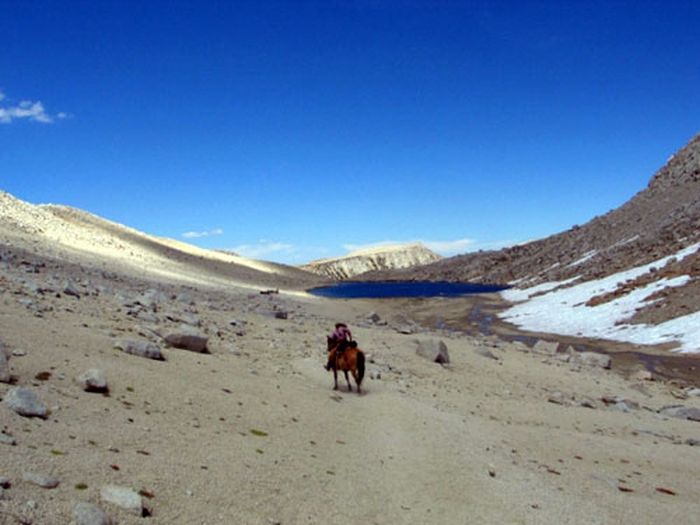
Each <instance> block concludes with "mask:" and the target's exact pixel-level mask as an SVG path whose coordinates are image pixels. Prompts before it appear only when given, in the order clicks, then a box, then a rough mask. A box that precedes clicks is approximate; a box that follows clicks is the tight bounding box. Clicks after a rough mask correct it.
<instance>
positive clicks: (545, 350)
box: [532, 339, 559, 356]
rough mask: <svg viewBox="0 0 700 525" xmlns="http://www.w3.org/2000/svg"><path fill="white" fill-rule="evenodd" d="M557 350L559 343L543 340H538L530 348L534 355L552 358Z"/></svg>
mask: <svg viewBox="0 0 700 525" xmlns="http://www.w3.org/2000/svg"><path fill="white" fill-rule="evenodd" d="M558 348H559V343H556V342H552V341H545V340H544V339H539V340H538V341H537V342H536V343H535V344H534V345H533V347H532V351H533V352H534V353H536V354H542V355H549V356H553V355H554V354H556V353H557V349H558Z"/></svg>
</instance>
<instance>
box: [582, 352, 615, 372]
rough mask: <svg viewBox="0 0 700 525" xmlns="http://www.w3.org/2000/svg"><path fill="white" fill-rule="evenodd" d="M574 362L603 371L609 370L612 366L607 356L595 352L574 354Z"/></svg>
mask: <svg viewBox="0 0 700 525" xmlns="http://www.w3.org/2000/svg"><path fill="white" fill-rule="evenodd" d="M574 361H575V362H577V363H578V364H581V365H584V366H590V367H599V368H605V369H609V368H610V366H611V364H612V360H611V359H610V356H609V355H605V354H599V353H597V352H581V353H580V354H576V357H575V358H574Z"/></svg>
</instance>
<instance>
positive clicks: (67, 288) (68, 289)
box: [63, 282, 80, 299]
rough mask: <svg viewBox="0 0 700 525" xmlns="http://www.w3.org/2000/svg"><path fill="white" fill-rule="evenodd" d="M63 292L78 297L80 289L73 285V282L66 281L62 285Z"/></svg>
mask: <svg viewBox="0 0 700 525" xmlns="http://www.w3.org/2000/svg"><path fill="white" fill-rule="evenodd" d="M63 293H64V294H65V295H70V296H72V297H76V298H78V299H80V291H79V290H78V288H77V287H76V286H75V284H73V283H72V282H67V283H66V284H65V285H64V286H63Z"/></svg>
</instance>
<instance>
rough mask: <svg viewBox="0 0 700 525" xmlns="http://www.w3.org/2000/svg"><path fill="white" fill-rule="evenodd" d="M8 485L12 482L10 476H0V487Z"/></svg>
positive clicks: (7, 487)
mask: <svg viewBox="0 0 700 525" xmlns="http://www.w3.org/2000/svg"><path fill="white" fill-rule="evenodd" d="M10 485H12V483H11V482H10V478H6V477H5V476H0V487H2V488H4V489H9V488H10Z"/></svg>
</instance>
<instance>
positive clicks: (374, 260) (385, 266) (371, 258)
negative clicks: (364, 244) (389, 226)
mask: <svg viewBox="0 0 700 525" xmlns="http://www.w3.org/2000/svg"><path fill="white" fill-rule="evenodd" d="M440 259H441V257H440V256H439V255H438V254H436V253H435V252H433V251H431V250H429V249H428V248H426V247H425V246H423V245H422V244H420V243H416V244H400V245H394V246H381V247H377V248H368V249H364V250H356V251H353V252H351V253H349V254H348V255H345V256H343V257H335V258H332V259H320V260H317V261H313V262H310V263H309V264H306V265H304V266H302V268H303V269H304V270H307V271H309V272H313V273H316V274H318V275H323V276H325V277H330V278H332V279H339V280H340V279H349V278H351V277H355V276H357V275H360V274H362V273H365V272H370V271H377V270H393V269H398V268H412V267H415V266H421V265H424V264H428V263H432V262H435V261H439V260H440Z"/></svg>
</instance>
